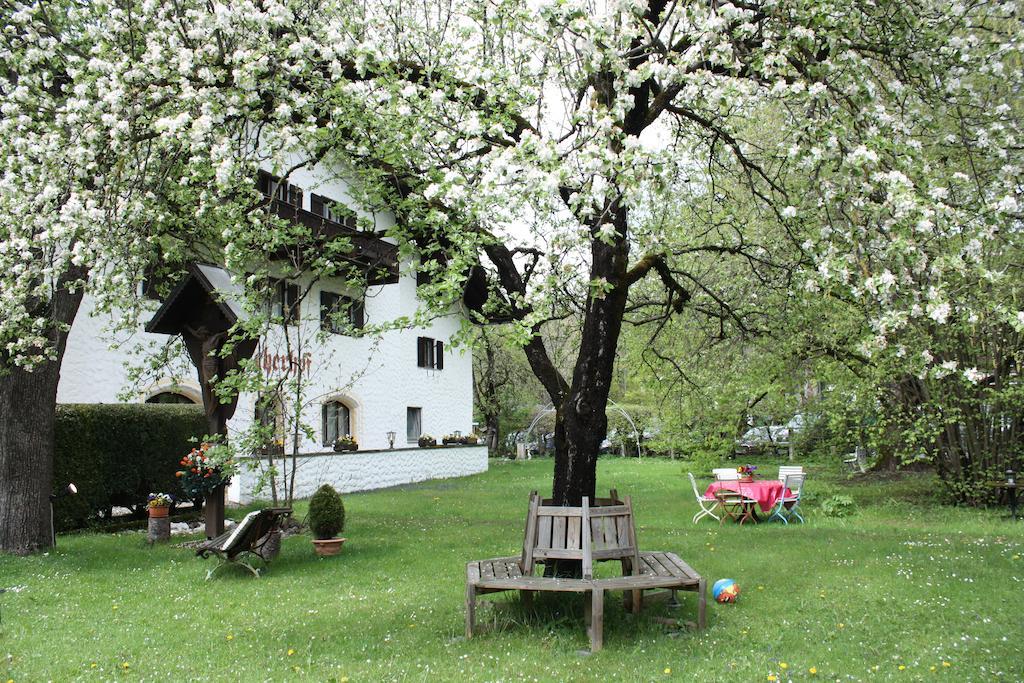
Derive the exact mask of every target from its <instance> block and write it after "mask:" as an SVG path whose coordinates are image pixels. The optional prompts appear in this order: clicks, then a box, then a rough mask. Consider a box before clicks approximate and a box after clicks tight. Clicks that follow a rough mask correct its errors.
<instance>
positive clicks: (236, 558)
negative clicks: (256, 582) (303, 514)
mask: <svg viewBox="0 0 1024 683" xmlns="http://www.w3.org/2000/svg"><path fill="white" fill-rule="evenodd" d="M291 514H292V509H291V508H264V509H262V510H254V511H252V512H250V513H249V514H247V515H246V516H245V518H244V519H243V520H242V521H241V522H239V523H238V524H237V525H236V526H234V527H233V528H231V529H229V530H228V531H225V532H224V533H223V534H221V535H220V536H218V537H217V538H213V539H210V540H209V541H206V542H204V543H202V544H200V545H199V547H197V548H196V555H198V556H199V557H203V558H205V557H207V556H208V555H216V556H217V557H218V558H219V559H220V564H218V565H217V566H216V567H214V568H213V569H210V570H209V571H207V572H206V579H207V580H209V579H210V577H212V576H213V574H214V572H216V571H217V570H218V569H220V568H221V567H224V566H225V565H229V564H237V565H240V566H242V567H245V568H246V569H248V570H249V571H251V572H252V573H253V576H255V577H256V578H259V576H260V573H259V571H258V570H257V569H256V568H255V567H253V566H252V564H250V562H249V560H250V559H256V558H258V559H260V560H262V561H263V563H264V564H266V563H267V562H269V556H268V555H267V554H266V553H265V552H264V549H265V547H266V546H267V544H268V543H269V542H270V540H271V537H272V534H273V532H275V531H278V530H279V529H280V525H281V522H282V521H283V520H284V518H285V517H288V516H289V515H291Z"/></svg>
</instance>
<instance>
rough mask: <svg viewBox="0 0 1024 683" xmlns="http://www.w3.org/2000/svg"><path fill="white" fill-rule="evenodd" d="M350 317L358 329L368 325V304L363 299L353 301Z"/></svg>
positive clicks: (353, 325)
mask: <svg viewBox="0 0 1024 683" xmlns="http://www.w3.org/2000/svg"><path fill="white" fill-rule="evenodd" d="M349 319H350V320H351V321H352V327H354V328H356V329H357V330H361V329H363V327H364V326H365V325H366V304H365V303H364V302H362V301H353V302H352V307H351V308H350V309H349Z"/></svg>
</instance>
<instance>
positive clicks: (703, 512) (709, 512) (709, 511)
mask: <svg viewBox="0 0 1024 683" xmlns="http://www.w3.org/2000/svg"><path fill="white" fill-rule="evenodd" d="M687 474H688V475H689V476H690V485H691V486H693V495H694V496H695V497H696V498H697V505H699V506H700V510H699V511H698V512H697V514H695V515H694V516H693V523H694V524H696V523H697V522H698V521H700V519H701V518H703V517H711V518H712V519H716V520H718V521H722V520H721V519H720V518H719V517H718V515H716V514H715V512H714V510H715V508H716V507H718V499H717V498H715V497H714V496H711V497H710V498H705V497H704V494H703V493H701V492H700V489H699V488H697V479H696V478H694V476H693V472H687ZM709 505H710V507H708V506H709Z"/></svg>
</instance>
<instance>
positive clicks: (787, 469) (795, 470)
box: [779, 465, 804, 483]
mask: <svg viewBox="0 0 1024 683" xmlns="http://www.w3.org/2000/svg"><path fill="white" fill-rule="evenodd" d="M803 473H804V466H803V465H780V466H779V481H781V482H782V483H786V475H789V474H803Z"/></svg>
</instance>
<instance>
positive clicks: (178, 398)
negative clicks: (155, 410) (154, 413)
mask: <svg viewBox="0 0 1024 683" xmlns="http://www.w3.org/2000/svg"><path fill="white" fill-rule="evenodd" d="M146 403H186V404H189V405H194V404H195V401H193V400H192V399H190V398H189V397H188V396H185V395H184V394H179V393H178V392H176V391H161V392H160V393H158V394H153V395H152V396H150V397H149V398H147V399H146Z"/></svg>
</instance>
